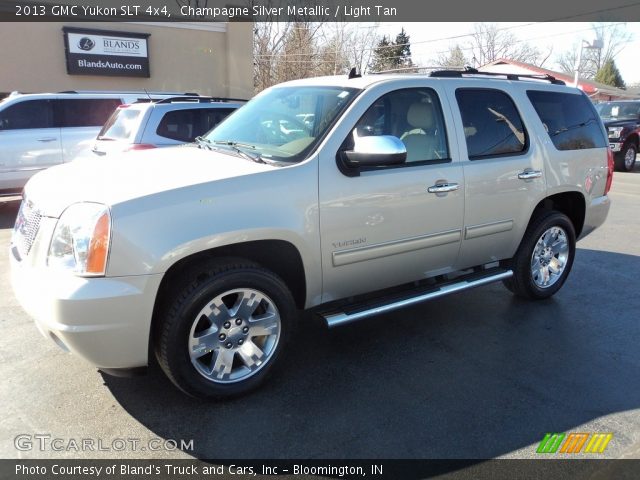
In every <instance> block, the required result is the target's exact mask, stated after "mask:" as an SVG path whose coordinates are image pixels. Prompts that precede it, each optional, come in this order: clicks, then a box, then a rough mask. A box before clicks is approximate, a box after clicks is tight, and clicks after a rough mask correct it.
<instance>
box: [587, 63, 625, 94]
mask: <svg viewBox="0 0 640 480" xmlns="http://www.w3.org/2000/svg"><path fill="white" fill-rule="evenodd" d="M594 80H595V81H596V82H599V83H604V84H605V85H611V86H613V87H618V88H626V86H625V84H624V81H623V80H622V76H621V75H620V71H619V70H618V67H616V62H615V60H613V59H610V60H607V61H606V62H605V64H604V65H603V66H602V68H601V69H600V70H598V72H597V73H596V76H595V78H594Z"/></svg>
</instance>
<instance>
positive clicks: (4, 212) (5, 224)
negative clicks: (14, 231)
mask: <svg viewBox="0 0 640 480" xmlns="http://www.w3.org/2000/svg"><path fill="white" fill-rule="evenodd" d="M20 202H21V199H20V198H19V197H7V198H0V229H3V228H13V225H14V223H15V222H16V216H17V215H18V210H19V209H20Z"/></svg>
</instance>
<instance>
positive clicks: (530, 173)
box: [518, 170, 542, 180]
mask: <svg viewBox="0 0 640 480" xmlns="http://www.w3.org/2000/svg"><path fill="white" fill-rule="evenodd" d="M541 176H542V172H541V171H540V170H525V171H524V172H522V173H519V174H518V178H519V179H520V180H531V179H532V178H540V177H541Z"/></svg>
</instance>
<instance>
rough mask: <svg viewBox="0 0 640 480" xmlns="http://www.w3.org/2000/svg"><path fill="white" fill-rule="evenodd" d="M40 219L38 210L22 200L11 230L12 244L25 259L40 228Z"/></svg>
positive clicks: (27, 201)
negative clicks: (14, 224)
mask: <svg viewBox="0 0 640 480" xmlns="http://www.w3.org/2000/svg"><path fill="white" fill-rule="evenodd" d="M41 219H42V215H41V214H40V212H39V211H38V209H36V208H35V207H34V206H33V203H32V202H30V201H29V200H27V199H26V198H24V199H23V200H22V205H20V211H19V212H18V217H17V218H16V226H15V228H14V230H13V244H14V246H15V247H16V248H17V250H18V253H19V254H20V256H21V257H26V256H27V255H28V254H29V251H30V250H31V246H32V245H33V241H34V240H35V238H36V235H37V233H38V228H40V220H41Z"/></svg>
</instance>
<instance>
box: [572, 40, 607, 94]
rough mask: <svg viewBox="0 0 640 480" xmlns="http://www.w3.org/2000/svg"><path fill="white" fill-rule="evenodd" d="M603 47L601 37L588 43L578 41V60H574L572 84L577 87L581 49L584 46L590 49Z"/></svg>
mask: <svg viewBox="0 0 640 480" xmlns="http://www.w3.org/2000/svg"><path fill="white" fill-rule="evenodd" d="M602 47H604V43H603V42H602V40H601V39H599V38H596V39H595V40H594V41H593V42H591V43H589V42H587V41H586V40H582V42H580V51H579V52H578V61H577V62H576V73H575V76H574V77H573V86H574V87H576V88H577V87H578V76H579V74H580V63H581V62H582V50H583V49H584V48H586V49H591V50H601V49H602Z"/></svg>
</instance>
